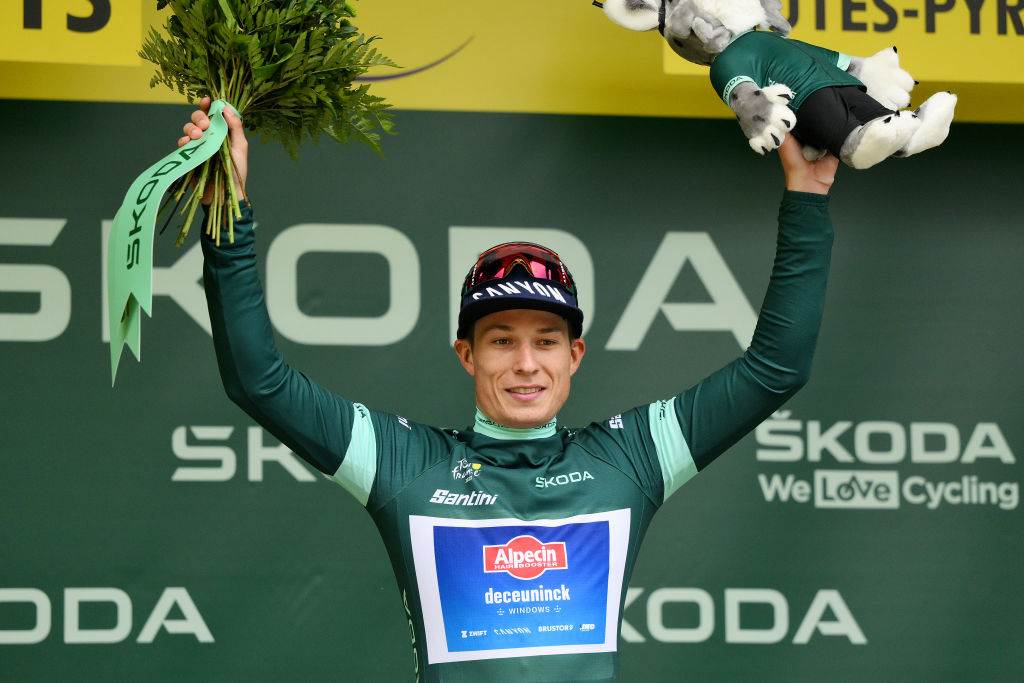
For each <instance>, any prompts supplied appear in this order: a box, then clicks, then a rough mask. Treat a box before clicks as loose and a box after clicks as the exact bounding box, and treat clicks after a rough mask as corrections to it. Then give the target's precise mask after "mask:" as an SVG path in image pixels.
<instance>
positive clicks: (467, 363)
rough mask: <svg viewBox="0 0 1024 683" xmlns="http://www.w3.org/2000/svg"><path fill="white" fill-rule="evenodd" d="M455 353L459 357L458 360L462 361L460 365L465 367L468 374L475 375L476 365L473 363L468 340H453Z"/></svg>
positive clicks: (471, 348) (471, 349) (471, 347)
mask: <svg viewBox="0 0 1024 683" xmlns="http://www.w3.org/2000/svg"><path fill="white" fill-rule="evenodd" d="M455 355H457V356H458V357H459V362H460V363H462V367H464V368H465V369H466V372H468V373H469V374H470V376H475V374H476V366H475V365H474V364H473V346H472V345H471V344H470V343H469V340H467V339H456V340H455Z"/></svg>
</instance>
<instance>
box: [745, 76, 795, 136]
mask: <svg viewBox="0 0 1024 683" xmlns="http://www.w3.org/2000/svg"><path fill="white" fill-rule="evenodd" d="M792 99H793V91H792V90H790V89H789V88H788V87H787V86H786V85H784V84H782V83H777V84H775V85H771V86H768V87H767V88H758V87H757V86H756V85H755V84H754V83H752V82H750V81H747V82H745V83H740V84H739V85H737V86H736V87H735V88H733V91H732V94H731V95H730V96H729V106H730V107H731V108H732V110H733V111H734V112H736V119H737V120H738V121H739V124H740V128H741V129H743V134H744V135H746V136H747V139H748V140H749V141H750V148H751V149H753V150H754V151H755V152H757V153H758V154H767V153H768V152H770V151H772V150H773V149H776V148H777V147H778V146H779V145H781V144H782V141H783V140H785V139H786V133H787V132H789V131H790V130H792V129H793V126H795V125H796V114H795V113H794V112H793V110H792V109H790V108H789V106H788V105H789V103H790V101H792Z"/></svg>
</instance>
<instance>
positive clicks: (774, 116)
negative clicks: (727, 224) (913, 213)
mask: <svg viewBox="0 0 1024 683" xmlns="http://www.w3.org/2000/svg"><path fill="white" fill-rule="evenodd" d="M594 4H595V5H597V6H599V7H602V8H603V9H604V12H605V14H606V15H607V16H608V17H609V18H610V19H611V20H612V21H614V22H615V23H617V24H619V25H620V26H623V27H625V28H628V29H631V30H634V31H650V30H652V29H655V28H656V29H658V30H659V31H660V32H661V34H662V35H663V36H664V37H665V40H666V41H668V44H669V45H670V46H672V49H673V50H675V52H676V53H678V54H679V55H680V56H681V57H683V58H684V59H686V60H688V61H691V62H694V63H696V64H703V65H707V66H710V67H711V71H710V77H711V83H712V85H713V86H714V87H715V90H716V91H717V92H718V95H719V96H720V97H721V98H722V99H723V100H724V101H725V103H726V104H727V105H729V107H730V108H731V109H732V110H733V112H735V114H736V118H737V119H738V120H739V124H740V128H742V130H743V133H744V134H745V135H746V136H747V138H748V139H749V140H750V146H751V147H752V148H753V149H754V151H755V152H758V153H760V154H767V153H768V152H770V151H771V150H773V149H775V148H777V147H778V146H779V145H780V144H782V140H783V138H785V136H786V133H787V132H792V133H793V135H794V136H795V137H796V138H797V139H798V140H800V142H801V143H802V145H803V149H804V156H805V157H807V158H808V159H817V158H820V157H821V156H823V155H824V154H825V152H826V151H830V152H832V153H833V154H835V155H836V156H837V157H839V158H840V159H841V160H842V161H843V162H844V163H846V164H847V165H849V166H852V167H853V168H869V167H871V166H874V165H875V164H877V163H878V162H880V161H882V160H883V159H886V158H888V157H890V156H897V157H905V156H910V155H911V154H917V153H918V152H921V151H924V150H926V149H929V148H931V147H935V146H936V145H939V144H941V143H942V142H943V141H944V140H945V139H946V136H947V135H948V134H949V126H950V124H951V123H952V121H953V109H954V107H955V106H956V95H953V94H952V93H949V92H940V93H936V94H934V95H932V96H931V97H930V98H928V99H927V100H926V101H925V102H924V103H922V104H921V106H919V107H918V108H917V109H916V110H914V111H909V110H906V109H905V108H906V107H907V106H908V105H909V104H910V91H911V90H912V89H913V87H914V85H915V81H914V79H913V78H912V77H911V75H910V74H909V73H907V72H906V71H904V70H903V69H902V68H900V65H899V56H898V55H897V53H896V48H895V47H890V48H886V49H884V50H882V51H881V52H879V53H878V54H876V55H874V56H872V57H850V56H848V55H844V54H842V53H839V52H835V51H833V50H828V49H826V48H822V47H818V46H815V45H810V44H809V43H803V42H801V41H798V40H793V39H790V38H786V35H787V34H788V33H789V31H790V29H791V28H792V27H791V26H790V24H789V22H788V21H787V20H786V18H785V17H783V16H782V4H781V2H779V0H605V2H603V3H601V2H598V1H597V0H595V1H594ZM759 29H760V30H759ZM901 110H903V111H901Z"/></svg>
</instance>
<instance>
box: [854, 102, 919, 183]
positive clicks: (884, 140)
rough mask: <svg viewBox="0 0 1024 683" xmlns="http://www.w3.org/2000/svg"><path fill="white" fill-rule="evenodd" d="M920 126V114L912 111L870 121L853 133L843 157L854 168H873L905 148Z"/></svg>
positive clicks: (895, 113)
mask: <svg viewBox="0 0 1024 683" xmlns="http://www.w3.org/2000/svg"><path fill="white" fill-rule="evenodd" d="M920 127H921V119H920V117H918V116H917V115H916V114H912V113H910V112H908V111H904V112H894V113H893V114H891V115H889V116H884V117H881V118H877V119H875V120H874V121H869V122H868V123H865V124H864V125H863V126H858V127H857V128H856V129H855V130H854V131H853V132H852V133H850V135H849V137H848V138H846V141H845V142H844V143H843V148H842V149H841V150H840V154H839V158H840V159H842V160H843V162H844V163H846V164H847V165H849V166H852V167H853V168H858V169H859V168H871V167H872V166H874V165H875V164H877V163H878V162H880V161H882V160H884V159H887V158H888V157H891V156H892V155H893V154H895V153H896V152H898V151H899V150H901V149H903V148H904V147H905V146H906V145H907V143H909V142H910V140H911V138H913V136H914V133H916V132H917V130H918V128H920Z"/></svg>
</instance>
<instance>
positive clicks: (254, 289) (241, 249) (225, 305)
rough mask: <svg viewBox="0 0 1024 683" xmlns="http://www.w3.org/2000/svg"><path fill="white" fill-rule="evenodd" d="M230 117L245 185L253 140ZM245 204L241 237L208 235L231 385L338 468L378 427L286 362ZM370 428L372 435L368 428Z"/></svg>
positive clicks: (246, 402) (312, 460) (215, 317)
mask: <svg viewBox="0 0 1024 683" xmlns="http://www.w3.org/2000/svg"><path fill="white" fill-rule="evenodd" d="M208 109H209V102H208V99H204V101H203V102H202V104H201V109H200V110H197V111H196V112H194V113H193V114H192V117H191V121H190V123H188V124H186V125H185V127H184V133H185V135H184V136H183V137H182V138H181V139H180V140H179V146H181V145H182V144H185V143H187V142H188V141H189V140H192V139H197V138H198V137H200V136H201V135H202V133H203V131H204V130H206V128H207V127H208V126H209V119H208V118H207V117H206V115H205V111H206V110H208ZM225 118H226V119H227V122H228V128H229V131H230V135H231V146H232V157H233V159H234V162H235V165H236V167H237V169H238V174H237V175H236V178H235V182H236V185H237V187H238V188H239V189H242V188H244V186H245V179H246V172H247V169H248V165H247V161H248V144H247V142H246V141H245V135H244V132H243V130H242V124H241V121H239V119H238V118H237V117H236V116H235V115H234V113H233V112H231V111H229V110H227V109H226V110H225ZM239 195H240V196H243V193H241V192H240V193H239ZM208 199H209V196H208V197H207V200H208ZM242 207H243V208H242V218H241V219H240V220H238V221H237V222H236V223H235V229H234V242H233V243H232V242H230V241H229V240H227V239H225V238H224V236H222V239H221V243H220V245H219V246H218V245H217V244H215V243H214V241H213V240H212V239H210V238H209V237H207V236H206V235H203V236H202V238H201V241H202V249H203V255H204V257H205V261H204V266H203V283H204V286H205V289H206V298H207V304H208V308H209V313H210V323H211V326H212V331H213V340H214V347H215V349H216V352H217V365H218V367H219V369H220V376H221V380H222V381H223V383H224V389H225V390H226V392H227V394H228V397H229V398H230V399H231V400H232V401H233V402H234V403H235V404H237V405H238V406H239V407H240V408H242V410H244V411H245V412H246V413H247V414H248V415H249V416H250V417H252V418H253V419H254V420H255V421H256V422H257V423H259V424H260V425H262V426H263V427H264V428H266V429H267V430H268V431H269V432H270V433H271V434H273V435H274V436H275V437H276V438H277V439H279V440H280V441H281V442H282V443H284V444H285V445H287V446H288V447H289V448H290V449H291V450H293V451H294V452H295V453H296V454H297V455H299V456H301V457H302V458H303V459H305V460H306V461H307V462H308V463H309V464H310V465H312V466H313V467H315V468H316V469H318V470H319V471H321V472H323V473H324V474H327V475H329V476H331V475H335V474H336V473H338V470H339V467H340V466H341V465H342V462H343V459H345V458H346V457H347V452H348V451H349V450H350V448H349V447H350V446H353V447H357V448H358V447H359V444H365V445H366V449H368V450H370V451H372V443H373V428H372V425H371V424H370V418H369V415H368V411H366V409H365V408H362V407H361V406H356V405H355V404H353V403H351V402H349V401H347V400H345V399H343V398H341V397H340V396H338V395H337V394H334V393H333V392H330V391H328V390H326V389H324V388H323V387H321V386H319V385H317V384H316V383H315V382H313V381H311V380H310V379H309V378H308V377H306V376H305V375H304V374H303V373H301V372H299V371H298V370H295V369H294V368H292V367H290V366H289V365H288V364H287V363H285V362H284V359H283V357H282V356H281V353H280V351H279V350H278V349H277V346H276V344H275V343H274V335H273V328H272V327H271V324H270V317H269V315H268V314H267V307H266V301H265V297H264V294H263V287H262V285H261V283H260V280H259V275H258V272H257V268H256V251H255V235H254V232H253V220H252V209H251V207H250V206H249V205H248V203H247V202H244V201H243V202H242ZM367 429H369V434H366V433H365V432H366V431H367ZM366 437H369V438H366ZM372 456H373V453H372V452H368V453H365V454H363V457H364V458H370V457H372ZM355 459H356V458H354V459H353V461H352V462H350V463H349V464H350V465H351V464H354V461H355Z"/></svg>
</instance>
